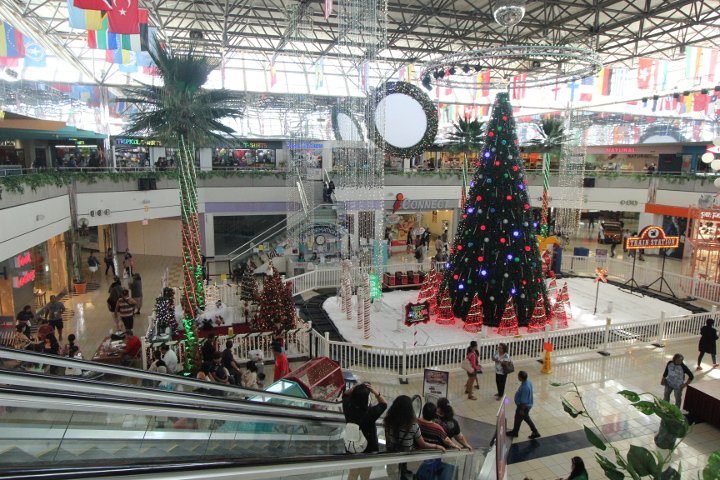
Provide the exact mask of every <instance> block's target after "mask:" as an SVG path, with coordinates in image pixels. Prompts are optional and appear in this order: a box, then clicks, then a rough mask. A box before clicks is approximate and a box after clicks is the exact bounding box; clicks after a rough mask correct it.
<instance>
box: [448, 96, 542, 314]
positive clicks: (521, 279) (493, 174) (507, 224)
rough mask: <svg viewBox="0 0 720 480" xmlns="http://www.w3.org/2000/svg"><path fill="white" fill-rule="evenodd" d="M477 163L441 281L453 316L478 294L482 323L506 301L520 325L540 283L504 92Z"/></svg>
mask: <svg viewBox="0 0 720 480" xmlns="http://www.w3.org/2000/svg"><path fill="white" fill-rule="evenodd" d="M476 166H477V170H476V171H475V175H474V176H473V180H472V181H471V182H470V191H469V192H468V198H467V203H466V205H465V209H464V211H463V212H462V216H461V219H460V222H459V225H458V229H457V232H456V234H455V238H454V240H453V248H452V251H451V256H450V261H449V262H448V264H447V267H446V269H445V278H444V283H445V286H446V288H448V290H449V294H450V296H451V298H452V304H453V310H454V313H455V316H457V317H460V318H463V319H464V318H465V317H466V316H467V313H468V310H469V309H470V306H471V303H472V299H473V298H474V297H475V295H477V297H478V298H479V299H480V300H481V301H482V306H483V314H484V323H485V324H486V325H489V326H497V325H498V324H499V323H500V320H501V318H502V314H503V312H504V310H505V303H506V302H508V301H509V302H511V303H513V304H514V309H515V311H516V312H517V320H518V323H519V325H521V326H525V325H527V324H528V322H529V320H530V318H531V315H532V311H533V308H534V306H535V301H536V299H537V297H538V295H545V284H544V282H543V279H542V265H541V260H540V252H539V250H538V244H537V241H536V238H535V227H536V225H534V224H533V221H532V215H531V212H530V203H529V199H528V192H527V180H526V178H525V171H524V168H523V164H522V161H521V159H520V151H519V148H518V139H517V133H516V125H515V119H514V118H513V115H512V105H511V104H510V101H509V98H508V93H505V92H503V93H499V94H498V95H497V97H496V99H495V103H494V105H493V110H492V115H491V118H490V121H489V123H488V130H487V135H486V140H485V144H484V145H483V148H482V150H481V153H480V158H479V160H478V162H477V164H476ZM508 299H509V300H508Z"/></svg>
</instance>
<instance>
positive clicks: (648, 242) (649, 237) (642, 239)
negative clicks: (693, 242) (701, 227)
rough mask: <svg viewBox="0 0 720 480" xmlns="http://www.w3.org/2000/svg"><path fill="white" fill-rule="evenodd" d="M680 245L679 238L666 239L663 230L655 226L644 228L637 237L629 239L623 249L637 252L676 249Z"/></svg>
mask: <svg viewBox="0 0 720 480" xmlns="http://www.w3.org/2000/svg"><path fill="white" fill-rule="evenodd" d="M678 245H680V237H668V236H667V235H665V230H663V228H662V227H658V226H657V225H650V226H649V227H645V228H643V229H642V231H641V232H640V235H639V236H637V237H629V238H628V239H627V240H626V241H625V248H626V249H628V250H639V249H641V248H677V247H678Z"/></svg>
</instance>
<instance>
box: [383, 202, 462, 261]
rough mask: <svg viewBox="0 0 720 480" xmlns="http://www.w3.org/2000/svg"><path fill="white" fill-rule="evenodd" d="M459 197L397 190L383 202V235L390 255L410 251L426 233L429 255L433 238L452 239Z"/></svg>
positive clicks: (433, 245)
mask: <svg viewBox="0 0 720 480" xmlns="http://www.w3.org/2000/svg"><path fill="white" fill-rule="evenodd" d="M457 208H458V200H456V199H412V198H408V197H406V196H405V195H404V194H402V193H399V194H397V195H396V199H395V200H394V201H386V202H385V238H386V239H387V240H389V241H390V255H397V254H402V253H413V252H414V251H415V247H416V246H417V244H418V242H420V241H421V240H422V239H423V238H426V237H427V236H428V234H429V236H430V242H429V245H428V252H427V255H428V256H432V255H435V241H436V240H437V239H438V238H439V239H441V240H442V241H443V243H448V242H450V241H452V235H453V232H454V231H455V226H456V225H455V223H456V222H457Z"/></svg>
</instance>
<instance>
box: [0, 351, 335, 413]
mask: <svg viewBox="0 0 720 480" xmlns="http://www.w3.org/2000/svg"><path fill="white" fill-rule="evenodd" d="M0 359H8V360H16V361H20V362H29V363H40V364H43V365H52V366H55V367H64V368H75V369H79V370H87V371H92V372H100V373H106V374H110V375H117V376H120V377H131V378H137V379H141V380H152V381H156V382H163V381H165V382H172V383H176V384H179V385H187V386H189V387H192V388H207V386H208V382H204V381H202V380H197V379H194V378H191V377H184V376H181V375H171V374H163V373H156V372H149V371H146V370H138V369H135V368H128V367H121V366H115V365H107V364H104V363H97V362H91V361H88V360H79V359H76V358H68V357H58V356H57V355H50V354H45V353H38V352H29V351H27V350H15V349H10V348H6V347H0ZM212 388H213V389H214V390H220V391H223V392H231V393H234V394H238V395H248V396H253V395H257V393H258V390H251V389H246V388H242V387H237V386H233V385H223V384H221V383H212ZM262 394H263V396H266V397H268V398H276V399H279V400H285V401H288V400H289V401H293V400H294V401H295V402H297V401H298V400H299V398H298V397H293V396H291V395H286V394H283V393H275V392H267V391H263V393H262ZM302 401H303V402H304V403H306V404H307V405H313V406H316V407H320V408H326V409H327V408H337V407H338V406H339V404H338V402H328V401H324V400H314V399H309V398H308V399H302Z"/></svg>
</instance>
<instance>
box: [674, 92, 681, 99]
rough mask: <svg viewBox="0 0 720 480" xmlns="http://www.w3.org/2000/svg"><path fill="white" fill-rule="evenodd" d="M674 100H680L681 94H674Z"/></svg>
mask: <svg viewBox="0 0 720 480" xmlns="http://www.w3.org/2000/svg"><path fill="white" fill-rule="evenodd" d="M673 98H674V99H675V100H677V99H678V98H680V94H679V93H677V92H675V93H673Z"/></svg>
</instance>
